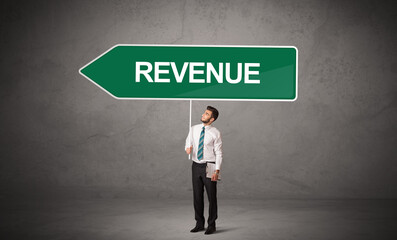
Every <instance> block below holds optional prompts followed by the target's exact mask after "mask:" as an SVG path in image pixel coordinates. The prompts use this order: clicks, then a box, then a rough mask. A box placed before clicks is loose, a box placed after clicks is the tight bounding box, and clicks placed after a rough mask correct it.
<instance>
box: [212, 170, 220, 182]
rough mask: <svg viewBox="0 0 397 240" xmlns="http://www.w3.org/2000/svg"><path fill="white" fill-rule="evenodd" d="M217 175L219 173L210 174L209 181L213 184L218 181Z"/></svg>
mask: <svg viewBox="0 0 397 240" xmlns="http://www.w3.org/2000/svg"><path fill="white" fill-rule="evenodd" d="M217 173H218V174H219V172H214V173H213V174H212V177H211V181H213V182H215V181H218V174H217Z"/></svg>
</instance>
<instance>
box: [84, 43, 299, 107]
mask: <svg viewBox="0 0 397 240" xmlns="http://www.w3.org/2000/svg"><path fill="white" fill-rule="evenodd" d="M80 74H82V75H83V76H84V77H86V78H87V79H89V80H91V81H92V82H93V83H95V84H96V85H98V86H99V87H100V88H102V89H103V90H104V91H106V92H107V93H109V94H110V95H112V96H113V97H115V98H117V99H173V100H174V99H176V100H178V99H179V100H182V99H185V100H186V99H190V100H200V99H202V100H204V99H205V100H234V101H295V100H296V99H297V97H298V50H297V48H295V47H292V46H227V45H226V46H216V45H215V46H212V45H211V46H210V45H133V44H131V45H129V44H118V45H115V46H114V47H112V48H110V49H109V50H108V51H106V52H105V53H103V54H102V55H100V56H99V57H97V58H96V59H94V60H93V61H91V62H90V63H88V64H87V65H85V66H84V67H82V68H81V69H80Z"/></svg>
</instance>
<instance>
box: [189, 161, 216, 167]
mask: <svg viewBox="0 0 397 240" xmlns="http://www.w3.org/2000/svg"><path fill="white" fill-rule="evenodd" d="M192 162H193V165H196V166H200V167H201V166H207V164H206V163H215V162H203V163H196V162H195V161H192Z"/></svg>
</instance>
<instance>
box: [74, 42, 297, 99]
mask: <svg viewBox="0 0 397 240" xmlns="http://www.w3.org/2000/svg"><path fill="white" fill-rule="evenodd" d="M118 46H158V47H240V48H295V50H296V88H295V98H294V99H227V98H215V99H213V98H119V97H116V96H114V95H113V94H111V93H110V92H108V91H107V90H106V89H104V88H103V87H102V86H100V85H99V84H97V83H96V82H94V81H93V80H92V79H90V78H89V77H88V76H86V75H84V74H83V73H82V72H81V70H82V69H84V68H85V67H87V66H88V65H90V64H91V63H93V62H95V61H96V60H97V59H98V58H100V57H102V56H103V55H105V54H106V53H108V52H109V51H111V50H112V49H113V48H115V47H118ZM79 73H80V74H81V75H82V76H83V77H85V78H87V79H88V80H90V81H91V82H92V83H94V84H95V85H96V86H98V87H99V88H100V89H102V90H103V91H105V92H106V93H107V94H109V95H110V96H112V97H113V98H115V99H118V100H195V101H248V102H258V101H260V102H262V101H268V102H294V101H296V100H297V99H298V48H296V47H295V46H258V45H174V44H116V45H114V46H113V47H111V48H109V49H108V50H107V51H105V52H104V53H102V54H101V55H99V56H98V57H96V58H95V59H94V60H92V61H91V62H89V63H87V64H86V65H84V66H83V67H82V68H80V69H79Z"/></svg>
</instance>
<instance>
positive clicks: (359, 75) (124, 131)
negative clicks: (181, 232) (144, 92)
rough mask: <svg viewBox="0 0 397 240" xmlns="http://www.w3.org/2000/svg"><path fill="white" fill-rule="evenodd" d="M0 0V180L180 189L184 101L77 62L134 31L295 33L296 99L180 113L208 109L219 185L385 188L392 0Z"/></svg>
mask: <svg viewBox="0 0 397 240" xmlns="http://www.w3.org/2000/svg"><path fill="white" fill-rule="evenodd" d="M1 5H2V7H1V14H0V16H1V37H0V41H1V53H2V57H1V58H0V61H1V73H0V74H1V81H0V89H1V95H0V99H1V101H0V104H1V105H0V111H1V120H0V121H1V126H2V127H1V128H0V133H1V138H0V141H1V142H0V144H1V151H0V160H1V163H0V164H1V165H0V168H1V174H0V178H1V181H0V187H1V190H2V191H1V194H3V195H6V194H8V193H13V192H23V193H25V194H33V193H51V194H61V193H64V192H73V191H76V192H79V191H80V190H81V191H80V192H90V193H89V194H94V196H99V197H101V196H109V197H122V196H133V197H145V196H150V197H159V198H162V197H186V198H190V197H191V194H192V190H191V181H190V176H191V175H190V174H191V173H190V166H191V163H190V162H189V160H188V159H187V157H186V155H185V153H184V140H185V137H186V134H187V131H188V121H189V102H188V101H146V100H140V101H121V100H115V99H113V98H112V97H110V96H109V95H108V94H106V93H105V92H103V91H102V90H101V89H99V88H98V87H96V86H95V85H93V84H92V83H91V82H89V81H87V80H86V79H85V78H84V77H82V76H81V75H79V73H78V70H79V68H81V67H82V66H84V65H85V64H87V63H88V62H89V61H91V60H92V59H94V58H95V57H97V56H98V55H100V54H101V53H103V52H104V51H106V50H107V49H109V48H110V47H112V46H113V45H115V44H118V43H132V44H137V43H144V44H211V45H214V44H223V45H226V44H232V45H294V46H296V47H297V48H298V49H299V97H298V100H297V101H295V102H225V101H219V102H218V101H217V102H205V101H202V102H201V101H194V102H193V123H199V119H200V114H201V113H202V112H203V111H204V109H205V106H207V105H213V106H215V107H217V108H218V109H219V111H220V117H219V119H218V120H217V121H216V122H215V123H214V125H215V126H216V127H217V128H218V129H220V131H221V132H222V134H223V141H224V162H223V166H222V174H223V178H224V179H223V182H222V183H220V184H219V185H218V186H219V188H218V191H219V194H220V195H221V196H223V197H256V198H395V197H397V187H396V185H395V183H396V180H397V168H396V166H397V164H396V159H397V150H396V149H397V148H396V146H397V135H396V133H397V125H396V120H397V82H396V77H395V75H396V63H397V62H396V57H395V43H396V31H395V29H396V24H395V22H396V15H395V13H394V10H393V9H394V8H392V6H393V5H392V1H390V2H381V1H292V0H290V1H95V2H94V1H47V2H42V1H30V2H26V3H23V2H15V1H8V3H5V2H4V1H3V2H2V4H1ZM79 189H80V190H79ZM90 189H91V190H92V189H95V190H92V191H91V190H90ZM86 190H87V191H86ZM76 194H77V193H76Z"/></svg>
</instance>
